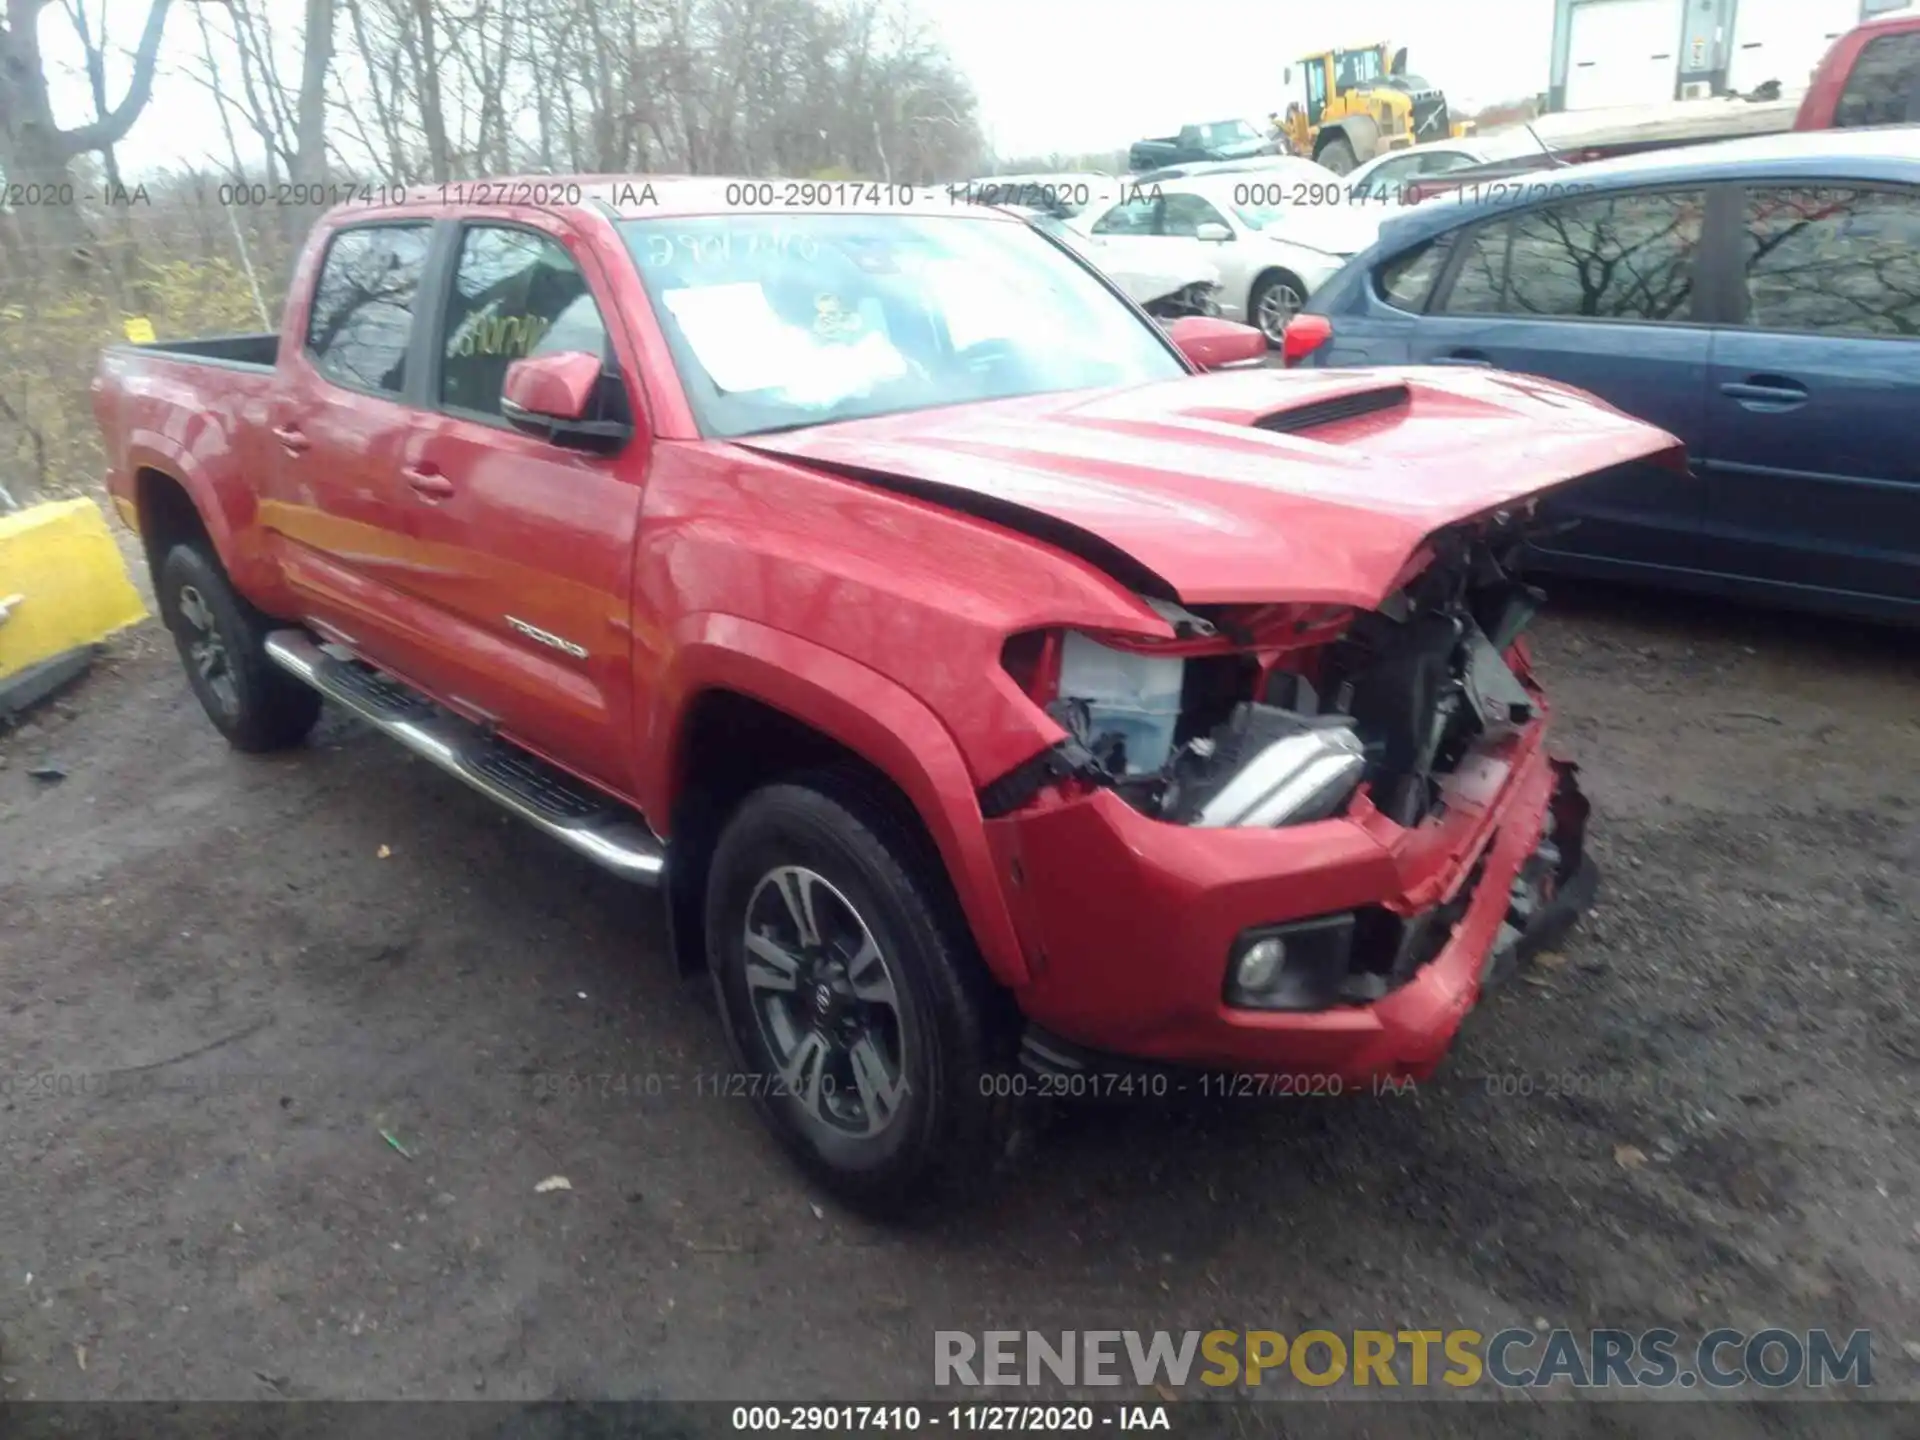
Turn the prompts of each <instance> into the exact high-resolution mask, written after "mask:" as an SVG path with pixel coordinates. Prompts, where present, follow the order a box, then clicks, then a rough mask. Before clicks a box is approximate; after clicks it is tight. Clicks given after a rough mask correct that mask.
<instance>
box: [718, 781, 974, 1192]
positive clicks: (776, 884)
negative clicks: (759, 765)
mask: <svg viewBox="0 0 1920 1440" xmlns="http://www.w3.org/2000/svg"><path fill="white" fill-rule="evenodd" d="M938 864H939V861H938V858H937V856H936V855H934V854H932V853H931V846H930V845H929V844H928V843H927V842H926V841H925V840H924V838H923V837H922V836H921V835H920V834H919V833H918V832H917V830H916V829H915V828H914V827H912V826H911V825H910V824H909V823H907V822H906V820H905V819H904V818H903V817H902V816H900V815H899V814H898V813H897V807H896V806H895V805H893V804H891V803H889V800H888V797H887V796H885V795H884V794H882V793H881V792H880V791H879V789H878V787H877V786H875V785H873V784H872V783H870V782H868V781H866V779H865V778H864V777H863V776H860V775H858V774H853V773H848V772H842V771H825V772H820V773H817V774H812V775H807V776H802V777H799V778H797V779H795V780H792V781H787V782H782V783H777V784H773V785H769V786H767V787H765V788H763V789H761V790H759V791H757V792H755V793H754V794H752V795H750V796H749V797H748V798H747V799H746V800H745V801H744V802H743V803H742V804H741V806H740V808H739V809H738V810H737V811H736V812H735V813H734V815H733V818H732V819H731V820H730V821H729V822H728V824H727V827H726V830H725V832H724V833H723V834H722V835H721V837H720V841H719V844H718V846H717V847H716V849H715V851H714V857H713V866H712V870H711V872H710V876H709V881H708V887H707V905H706V938H707V958H708V964H709V965H710V966H711V968H712V970H713V975H714V983H715V989H716V991H717V993H718V996H719V1001H720V1011H721V1015H722V1018H723V1020H724V1021H725V1024H726V1027H727V1038H728V1040H729V1042H730V1043H731V1045H732V1048H733V1052H734V1055H735V1057H736V1059H737V1060H738V1061H739V1064H740V1069H741V1072H742V1078H741V1080H740V1081H739V1082H738V1085H739V1088H740V1089H741V1090H743V1091H744V1093H745V1094H746V1095H747V1096H748V1097H750V1098H751V1099H752V1100H753V1102H754V1104H755V1105H756V1106H757V1107H758V1109H759V1110H760V1113H761V1116H762V1118H763V1119H765V1121H766V1122H767V1124H768V1125H769V1127H770V1128H771V1129H772V1130H773V1132H774V1134H775V1135H776V1136H778V1137H779V1139H780V1141H781V1142H782V1144H784V1145H785V1146H786V1147H787V1149H788V1150H789V1151H791V1152H792V1154H793V1155H794V1156H795V1158H796V1159H797V1160H798V1161H799V1162H800V1164H801V1165H802V1166H803V1167H804V1168H805V1169H806V1170H807V1171H808V1172H809V1173H810V1174H812V1175H813V1176H814V1177H815V1178H816V1179H817V1180H819V1181H820V1182H821V1184H823V1185H824V1186H825V1187H826V1188H828V1189H829V1190H831V1191H833V1192H834V1193H835V1194H837V1195H838V1196H840V1197H841V1198H842V1199H843V1200H846V1201H847V1202H849V1203H850V1204H853V1205H856V1206H858V1207H860V1208H862V1209H866V1210H870V1211H877V1212H881V1213H889V1212H898V1211H900V1210H903V1209H907V1208H910V1207H912V1206H913V1205H915V1204H917V1203H920V1202H924V1201H927V1200H930V1199H932V1198H935V1197H936V1196H947V1197H951V1196H952V1195H954V1194H955V1193H956V1192H959V1191H962V1190H964V1189H966V1188H969V1187H970V1185H971V1183H972V1182H975V1181H977V1180H978V1179H979V1178H980V1177H981V1176H982V1175H983V1174H985V1173H986V1172H988V1171H990V1170H991V1169H992V1167H993V1163H994V1162H995V1160H996V1159H997V1158H998V1157H999V1155H1000V1154H1001V1153H1002V1152H1003V1151H1004V1148H1005V1145H1006V1142H1007V1138H1008V1133H1009V1127H1008V1115H1009V1101H1008V1100H1007V1099H1006V1098H1005V1097H1004V1096H995V1095H994V1094H993V1093H992V1092H993V1090H994V1088H995V1086H994V1084H993V1080H994V1077H995V1075H996V1073H997V1072H998V1071H999V1069H1000V1068H1001V1064H1002V1062H1003V1061H1004V1058H1005V1050H1004V1048H1003V1046H1004V1041H1005V1039H1006V1037H1008V1036H1009V1035H1010V1034H1011V1027H1010V1025H1009V1024H1008V1023H1007V1019H1006V1013H1005V1012H1006V1008H1007V1007H1006V1000H1005V997H1004V996H1003V995H1002V994H1001V993H1000V992H999V991H997V990H996V989H995V988H994V986H993V985H992V983H991V981H990V979H989V978H988V976H987V975H986V972H985V970H984V968H983V966H982V965H981V962H980V960H979V957H978V955H977V954H976V953H975V951H974V947H973V941H972V937H971V935H969V934H968V932H967V928H966V925H965V922H964V921H963V920H962V919H961V917H960V915H959V914H958V907H957V905H956V904H955V902H954V901H953V900H952V898H951V895H950V892H949V891H948V889H947V885H946V881H945V877H944V876H943V875H942V874H941V873H940V872H939V870H938V868H937V867H938ZM999 1088H1001V1089H1006V1088H1008V1087H1005V1086H1002V1087H999Z"/></svg>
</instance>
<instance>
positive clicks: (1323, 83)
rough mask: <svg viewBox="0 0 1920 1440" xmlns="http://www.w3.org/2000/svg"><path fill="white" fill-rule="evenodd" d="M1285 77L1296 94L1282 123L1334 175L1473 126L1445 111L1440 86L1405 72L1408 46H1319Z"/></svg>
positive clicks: (1301, 149) (1299, 147) (1299, 150)
mask: <svg viewBox="0 0 1920 1440" xmlns="http://www.w3.org/2000/svg"><path fill="white" fill-rule="evenodd" d="M1296 71H1297V72H1298V73H1297V74H1296ZM1284 78H1285V81H1286V83H1287V85H1288V86H1289V87H1291V88H1292V93H1293V98H1292V100H1291V101H1290V102H1289V104H1288V106H1287V111H1286V115H1285V116H1284V117H1283V119H1282V120H1281V122H1280V123H1281V129H1282V130H1283V131H1284V132H1285V135H1286V139H1287V143H1288V144H1289V145H1290V146H1292V147H1293V152H1294V153H1295V154H1296V155H1310V156H1312V157H1313V158H1314V159H1315V160H1318V161H1319V162H1320V163H1321V164H1322V165H1324V166H1326V167H1327V168H1328V169H1329V170H1331V171H1333V172H1334V173H1335V174H1337V175H1345V174H1346V173H1347V172H1349V171H1350V170H1352V169H1353V168H1354V167H1355V166H1357V165H1361V164H1364V163H1365V162H1366V161H1368V160H1371V159H1373V157H1374V156H1376V155H1379V154H1381V153H1383V152H1384V151H1388V150H1404V149H1405V148H1407V147H1408V146H1410V145H1419V144H1422V143H1424V142H1425V141H1428V140H1445V139H1448V138H1449V137H1457V136H1461V135H1466V134H1470V133H1471V132H1472V130H1473V122H1472V121H1459V122H1456V121H1455V120H1454V119H1453V117H1452V116H1451V115H1449V114H1448V112H1447V97H1446V96H1445V95H1444V94H1443V93H1442V92H1441V90H1440V87H1439V86H1437V85H1430V84H1428V83H1427V82H1426V81H1425V80H1422V79H1421V78H1420V77H1419V76H1417V75H1409V74H1408V73H1407V51H1406V47H1405V46H1402V47H1401V48H1400V49H1398V50H1395V51H1393V52H1392V53H1391V54H1389V53H1388V50H1387V46H1386V42H1384V41H1382V42H1381V43H1380V44H1378V45H1365V46H1361V47H1359V48H1357V49H1352V50H1322V51H1321V52H1320V53H1319V54H1317V55H1308V56H1306V57H1305V58H1304V59H1302V60H1299V61H1297V62H1296V63H1295V64H1294V65H1290V66H1288V67H1287V69H1286V72H1285V77H1284Z"/></svg>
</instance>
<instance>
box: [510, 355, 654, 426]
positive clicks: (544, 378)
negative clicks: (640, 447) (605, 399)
mask: <svg viewBox="0 0 1920 1440" xmlns="http://www.w3.org/2000/svg"><path fill="white" fill-rule="evenodd" d="M602 369H603V367H602V365H601V363H600V357H599V356H597V355H589V354H588V353H587V352H586V351H584V350H558V351H555V352H554V353H553V354H551V355H533V356H529V357H528V358H527V359H525V360H516V361H514V362H513V363H512V364H511V365H509V366H507V374H506V379H505V380H504V381H503V382H502V384H501V386H500V414H501V415H502V416H503V417H505V419H506V421H507V423H508V424H510V425H512V426H513V427H514V429H516V430H524V431H525V432H526V433H527V434H529V435H538V436H539V437H540V438H541V439H543V440H551V441H552V442H553V443H554V444H556V445H567V446H571V447H572V448H574V449H577V450H600V451H611V450H618V449H619V448H620V447H621V446H622V445H623V444H625V443H626V441H627V439H628V437H629V436H631V435H632V433H633V427H632V426H631V425H628V424H627V423H626V422H625V421H622V420H603V419H600V418H598V416H597V415H596V414H595V413H594V412H595V411H596V409H597V408H598V407H597V405H596V403H595V402H596V401H597V400H598V398H599V394H600V377H601V371H602Z"/></svg>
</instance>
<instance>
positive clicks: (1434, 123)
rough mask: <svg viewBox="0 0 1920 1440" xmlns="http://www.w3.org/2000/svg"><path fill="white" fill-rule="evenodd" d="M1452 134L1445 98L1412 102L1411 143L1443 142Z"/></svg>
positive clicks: (1451, 124) (1450, 119)
mask: <svg viewBox="0 0 1920 1440" xmlns="http://www.w3.org/2000/svg"><path fill="white" fill-rule="evenodd" d="M1452 133H1453V121H1452V118H1451V117H1450V116H1449V115H1448V114H1447V101H1446V97H1445V96H1435V97H1434V98H1433V99H1431V100H1415V101H1414V102H1413V143H1414V144H1416V145H1421V144H1424V143H1426V142H1427V141H1429V140H1444V139H1446V138H1447V137H1448V136H1449V135H1451V134H1452Z"/></svg>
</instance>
